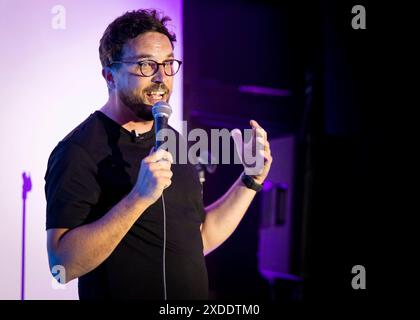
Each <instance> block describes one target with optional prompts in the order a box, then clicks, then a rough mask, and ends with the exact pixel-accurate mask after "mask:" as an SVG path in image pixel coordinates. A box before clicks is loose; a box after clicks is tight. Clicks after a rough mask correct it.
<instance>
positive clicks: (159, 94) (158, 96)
mask: <svg viewBox="0 0 420 320" xmlns="http://www.w3.org/2000/svg"><path fill="white" fill-rule="evenodd" d="M165 96H166V91H162V90H160V91H150V92H146V97H147V99H148V100H149V102H150V103H151V104H154V103H156V102H158V101H160V100H163V99H164V98H165Z"/></svg>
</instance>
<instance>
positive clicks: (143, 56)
mask: <svg viewBox="0 0 420 320" xmlns="http://www.w3.org/2000/svg"><path fill="white" fill-rule="evenodd" d="M153 57H154V56H153V55H151V54H139V55H135V56H132V57H127V58H125V59H137V60H138V59H144V58H153ZM173 57H174V53H173V52H171V53H170V54H168V55H167V56H166V58H173Z"/></svg>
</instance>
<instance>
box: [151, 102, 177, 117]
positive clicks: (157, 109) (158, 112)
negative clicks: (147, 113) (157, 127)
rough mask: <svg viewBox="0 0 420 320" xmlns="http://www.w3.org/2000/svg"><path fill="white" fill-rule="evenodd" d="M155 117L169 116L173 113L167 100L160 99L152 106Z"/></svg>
mask: <svg viewBox="0 0 420 320" xmlns="http://www.w3.org/2000/svg"><path fill="white" fill-rule="evenodd" d="M152 113H153V117H155V118H156V117H159V116H164V117H167V118H169V117H170V116H171V113H172V108H171V106H170V105H169V103H167V102H165V101H158V102H156V103H155V104H154V105H153V107H152Z"/></svg>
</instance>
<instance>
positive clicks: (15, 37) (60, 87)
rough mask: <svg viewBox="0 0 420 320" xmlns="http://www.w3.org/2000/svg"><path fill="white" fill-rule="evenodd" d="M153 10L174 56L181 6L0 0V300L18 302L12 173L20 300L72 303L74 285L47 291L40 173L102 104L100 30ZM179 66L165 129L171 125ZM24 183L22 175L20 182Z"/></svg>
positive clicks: (163, 1) (176, 1) (175, 1)
mask: <svg viewBox="0 0 420 320" xmlns="http://www.w3.org/2000/svg"><path fill="white" fill-rule="evenodd" d="M139 8H157V9H160V10H162V11H164V12H165V13H166V14H167V15H169V16H171V17H172V22H171V23H170V24H171V29H172V30H173V31H175V32H176V34H177V38H178V41H177V44H176V47H175V55H176V56H177V57H179V58H181V59H182V0H147V1H133V0H132V1H129V0H126V1H123V0H114V1H100V0H91V1H82V0H77V1H75V0H71V1H70V0H60V1H47V0H43V1H26V0H25V1H23V0H19V1H16V0H13V1H12V0H9V1H8V0H0V40H1V50H0V70H1V77H0V92H1V96H0V98H1V99H0V103H1V109H0V112H1V116H0V119H1V120H0V121H1V124H0V141H1V144H0V146H1V153H0V154H1V155H0V157H1V158H0V165H1V169H0V170H1V179H0V194H1V201H0V212H1V223H0V299H20V298H21V259H22V213H23V209H24V208H23V199H22V185H23V178H22V173H23V172H25V173H26V174H27V175H28V176H29V175H30V179H31V182H32V186H31V188H30V185H29V183H27V184H26V189H30V191H28V192H27V199H26V241H25V243H26V263H25V271H26V272H25V276H26V281H25V298H26V299H76V298H77V280H75V281H72V282H71V283H70V284H68V285H67V286H66V288H65V289H64V290H62V289H55V288H54V286H53V285H52V276H51V275H50V273H49V270H48V269H49V267H48V260H47V251H46V232H45V207H46V203H45V196H44V174H45V170H46V165H47V159H48V156H49V154H50V152H51V151H52V149H53V148H54V147H55V145H56V144H57V143H58V141H59V140H61V139H62V138H63V137H64V136H65V135H66V134H67V133H68V132H69V131H70V130H71V129H73V128H74V127H75V126H76V125H77V124H79V123H80V122H81V121H83V120H84V119H85V118H86V117H88V116H89V114H90V113H92V112H93V111H95V110H96V109H98V108H99V107H101V106H102V105H103V104H104V103H105V102H106V100H107V89H106V85H105V81H104V80H103V78H102V76H101V64H100V61H99V55H98V46H99V39H100V38H101V36H102V33H103V31H104V30H105V28H106V27H107V25H108V24H109V23H110V22H111V21H112V20H113V19H114V18H116V17H117V16H119V15H121V14H122V13H124V12H126V11H128V10H133V9H139ZM181 99H182V69H181V71H180V73H178V74H177V78H176V81H175V87H174V93H173V95H172V100H171V105H172V108H173V110H174V112H173V115H172V116H171V121H170V122H171V124H172V125H173V126H174V127H175V128H177V129H178V130H180V129H181V123H180V122H181V117H182V100H181ZM26 180H27V182H29V181H28V179H26Z"/></svg>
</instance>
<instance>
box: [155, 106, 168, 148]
mask: <svg viewBox="0 0 420 320" xmlns="http://www.w3.org/2000/svg"><path fill="white" fill-rule="evenodd" d="M171 113H172V108H171V106H170V105H169V103H167V102H165V101H158V102H156V103H155V104H154V105H153V107H152V114H153V118H154V119H155V133H156V144H155V149H156V150H157V149H159V148H160V146H161V145H162V144H163V143H164V140H163V138H164V136H163V132H162V129H167V128H168V119H169V117H170V116H171Z"/></svg>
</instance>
